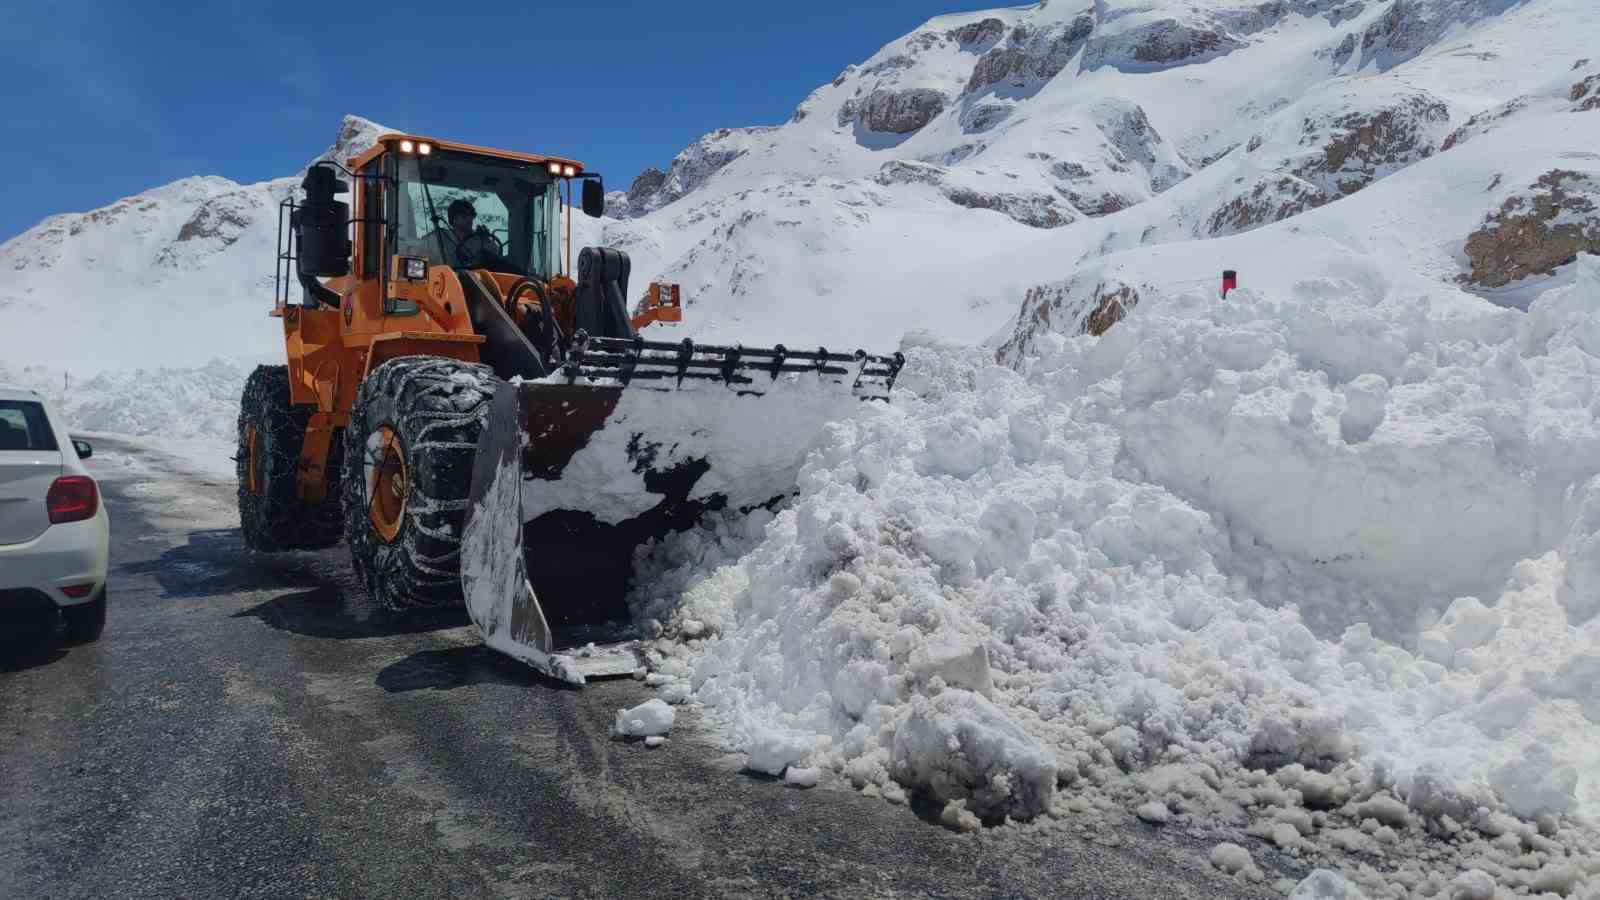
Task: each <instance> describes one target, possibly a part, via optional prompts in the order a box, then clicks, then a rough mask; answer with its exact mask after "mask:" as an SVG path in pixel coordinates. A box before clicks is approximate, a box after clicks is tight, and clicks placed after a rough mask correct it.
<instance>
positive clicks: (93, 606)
mask: <svg viewBox="0 0 1600 900" xmlns="http://www.w3.org/2000/svg"><path fill="white" fill-rule="evenodd" d="M61 617H62V618H64V619H66V620H67V640H68V641H70V642H72V643H74V644H89V643H93V642H95V641H98V640H99V639H100V633H101V632H102V631H105V630H106V589H105V588H101V589H100V593H98V594H96V595H95V598H94V599H93V600H90V601H89V602H88V603H80V604H78V605H76V606H63V607H62V608H61Z"/></svg>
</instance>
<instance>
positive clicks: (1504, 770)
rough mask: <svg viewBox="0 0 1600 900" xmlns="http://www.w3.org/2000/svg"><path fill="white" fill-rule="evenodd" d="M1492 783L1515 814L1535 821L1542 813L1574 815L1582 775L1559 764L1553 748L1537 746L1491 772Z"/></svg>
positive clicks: (1530, 747) (1525, 749)
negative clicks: (1551, 752) (1551, 750)
mask: <svg viewBox="0 0 1600 900" xmlns="http://www.w3.org/2000/svg"><path fill="white" fill-rule="evenodd" d="M1489 783H1490V784H1492V785H1493V786H1494V789H1495V790H1496V791H1497V792H1499V794H1500V795H1501V796H1502V797H1504V798H1505V801H1506V804H1507V805H1508V806H1510V807H1511V809H1512V811H1513V812H1515V813H1516V814H1517V815H1520V816H1527V817H1529V818H1532V817H1533V816H1537V815H1539V814H1541V813H1557V814H1559V813H1565V812H1570V811H1571V810H1572V808H1573V806H1574V804H1575V802H1576V798H1575V794H1574V792H1575V791H1576V790H1577V787H1578V772H1577V770H1576V769H1575V768H1573V767H1572V766H1570V765H1560V764H1557V763H1556V761H1555V759H1554V758H1553V757H1552V756H1551V754H1550V748H1548V747H1546V746H1544V745H1543V744H1534V745H1530V746H1528V747H1525V748H1524V749H1523V751H1522V754H1521V755H1520V758H1513V759H1511V760H1510V761H1508V762H1506V763H1505V765H1502V766H1500V767H1499V768H1497V769H1495V770H1494V771H1493V772H1492V773H1490V776H1489Z"/></svg>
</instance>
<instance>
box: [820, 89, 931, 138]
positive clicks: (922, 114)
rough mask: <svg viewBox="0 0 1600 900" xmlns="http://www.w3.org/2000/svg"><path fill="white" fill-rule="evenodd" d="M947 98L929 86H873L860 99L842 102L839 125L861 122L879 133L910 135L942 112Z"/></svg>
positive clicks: (863, 125)
mask: <svg viewBox="0 0 1600 900" xmlns="http://www.w3.org/2000/svg"><path fill="white" fill-rule="evenodd" d="M946 102H947V98H946V97H945V95H944V94H943V93H942V92H940V91H936V90H934V89H932V88H907V89H905V90H886V89H882V88H879V89H876V90H873V91H872V92H871V93H869V94H867V95H866V96H865V97H862V98H855V99H851V100H847V101H845V103H844V105H843V106H841V107H840V109H839V124H840V125H848V124H851V123H857V122H858V123H860V124H861V126H862V127H863V128H865V129H867V130H868V131H875V132H878V133H880V134H910V133H912V132H914V131H918V130H920V129H921V128H922V127H923V126H925V125H927V124H928V123H929V122H931V121H933V119H934V117H935V116H937V115H939V113H941V112H944V108H945V104H946Z"/></svg>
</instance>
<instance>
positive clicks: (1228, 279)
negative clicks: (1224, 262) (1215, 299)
mask: <svg viewBox="0 0 1600 900" xmlns="http://www.w3.org/2000/svg"><path fill="white" fill-rule="evenodd" d="M1238 287H1239V273H1238V272H1235V271H1234V270H1232V269H1223V270H1222V299H1224V300H1226V299H1228V292H1229V291H1231V290H1235V289H1237V288H1238Z"/></svg>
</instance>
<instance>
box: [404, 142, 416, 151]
mask: <svg viewBox="0 0 1600 900" xmlns="http://www.w3.org/2000/svg"><path fill="white" fill-rule="evenodd" d="M415 149H417V145H416V144H413V143H411V142H410V141H401V142H400V152H401V153H410V152H411V151H412V150H415Z"/></svg>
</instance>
